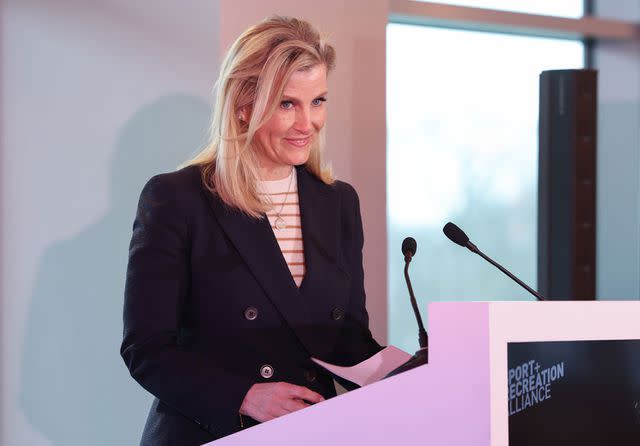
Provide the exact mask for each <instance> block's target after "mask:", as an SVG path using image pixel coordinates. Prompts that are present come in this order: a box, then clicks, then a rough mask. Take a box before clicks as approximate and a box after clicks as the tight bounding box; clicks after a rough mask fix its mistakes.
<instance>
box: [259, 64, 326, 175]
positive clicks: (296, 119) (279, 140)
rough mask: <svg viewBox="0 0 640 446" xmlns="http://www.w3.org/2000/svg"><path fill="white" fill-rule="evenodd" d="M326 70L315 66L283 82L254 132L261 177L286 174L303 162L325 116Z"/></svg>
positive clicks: (322, 125) (296, 73) (294, 74)
mask: <svg viewBox="0 0 640 446" xmlns="http://www.w3.org/2000/svg"><path fill="white" fill-rule="evenodd" d="M326 96H327V69H326V67H325V66H324V65H321V64H320V65H315V66H313V67H311V68H310V69H308V70H304V71H296V72H295V73H293V75H292V76H291V78H290V79H289V82H287V84H286V85H285V88H284V93H283V95H282V98H281V99H280V103H279V104H278V107H277V108H276V111H275V112H274V114H273V116H271V118H270V119H269V120H268V121H267V122H266V123H265V124H264V125H263V126H262V127H261V128H260V129H259V130H258V131H257V132H256V143H257V155H258V160H259V162H260V175H261V178H262V179H263V180H276V179H281V178H285V177H287V175H289V173H290V172H291V166H297V165H301V164H304V163H305V162H306V161H307V159H308V158H309V153H310V151H311V146H312V144H313V142H314V140H315V139H317V138H318V133H319V132H320V130H321V129H322V127H324V121H325V118H326V114H327V112H326V106H325V102H326V100H327V99H326Z"/></svg>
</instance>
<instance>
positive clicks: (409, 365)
mask: <svg viewBox="0 0 640 446" xmlns="http://www.w3.org/2000/svg"><path fill="white" fill-rule="evenodd" d="M411 255H412V254H410V253H406V254H405V256H404V280H405V282H407V289H408V290H409V297H410V298H411V306H412V307H413V313H414V314H415V316H416V321H417V322H418V344H419V345H420V349H419V350H418V351H417V352H416V353H415V354H414V355H413V356H412V357H411V359H409V360H408V361H407V362H405V363H404V364H402V365H401V366H400V367H398V368H396V369H394V370H392V371H391V372H389V373H388V374H387V376H385V378H388V377H390V376H395V375H397V374H399V373H402V372H406V371H407V370H411V369H414V368H416V367H419V366H421V365H424V364H427V363H428V362H429V336H428V335H427V331H426V330H425V329H424V325H423V323H422V316H421V315H420V310H419V309H418V303H417V302H416V297H415V296H414V294H413V287H412V286H411V279H410V278H409V263H411Z"/></svg>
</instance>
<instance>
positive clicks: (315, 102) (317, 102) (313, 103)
mask: <svg viewBox="0 0 640 446" xmlns="http://www.w3.org/2000/svg"><path fill="white" fill-rule="evenodd" d="M323 102H327V98H315V99H314V100H313V102H311V104H312V105H314V106H316V107H317V106H318V105H322V103H323Z"/></svg>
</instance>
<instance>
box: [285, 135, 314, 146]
mask: <svg viewBox="0 0 640 446" xmlns="http://www.w3.org/2000/svg"><path fill="white" fill-rule="evenodd" d="M309 140H311V137H310V136H309V137H306V138H285V141H287V142H288V143H289V144H291V145H292V146H296V147H305V146H306V145H307V144H309Z"/></svg>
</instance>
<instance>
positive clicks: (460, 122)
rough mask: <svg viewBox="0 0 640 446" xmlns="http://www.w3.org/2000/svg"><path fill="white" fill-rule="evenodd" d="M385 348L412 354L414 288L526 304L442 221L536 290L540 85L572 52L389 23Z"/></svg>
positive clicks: (568, 47)
mask: <svg viewBox="0 0 640 446" xmlns="http://www.w3.org/2000/svg"><path fill="white" fill-rule="evenodd" d="M387 45H388V46H387V49H388V50H387V53H388V54H387V119H388V138H389V141H388V149H387V151H388V152H387V200H388V201H387V205H388V210H387V212H388V222H387V223H388V244H389V245H388V248H389V264H388V274H389V276H388V277H389V294H388V295H389V318H390V320H389V327H390V328H389V339H390V342H391V343H393V344H394V345H398V346H400V347H402V348H405V349H407V350H409V351H414V350H416V348H417V340H416V337H417V336H416V333H417V329H416V328H415V320H414V316H413V314H412V311H411V307H410V303H409V300H408V296H407V291H406V287H405V283H404V277H403V274H402V268H403V258H402V254H401V252H400V246H401V243H402V239H403V238H404V237H406V236H408V235H411V236H413V237H414V238H415V239H416V240H417V241H418V250H417V254H416V256H415V257H414V261H413V262H412V264H411V273H412V280H413V288H414V290H415V292H416V297H417V299H418V301H419V303H420V308H421V310H423V318H425V319H426V318H427V314H426V303H427V301H430V300H490V299H509V300H513V299H524V300H529V299H531V297H530V296H529V295H528V294H527V293H526V291H524V290H522V289H521V288H519V287H518V285H516V284H514V283H513V282H511V281H510V280H509V279H508V278H507V277H506V276H504V275H503V274H502V273H501V272H499V271H498V270H496V269H494V268H493V267H492V266H491V265H489V264H487V263H486V262H484V261H483V260H482V259H481V258H480V257H478V256H477V255H474V254H472V253H471V252H470V251H467V250H466V249H463V248H461V247H459V246H457V245H455V244H453V243H451V242H450V241H449V240H448V239H446V237H445V236H444V235H443V233H442V227H443V225H444V224H445V223H446V222H447V221H453V222H455V223H457V224H458V225H459V226H460V227H462V228H463V229H464V230H465V231H466V232H467V234H468V235H469V236H470V237H471V240H472V241H474V242H475V243H476V244H477V245H478V247H479V248H480V249H481V250H483V251H484V252H485V253H486V254H488V255H489V256H491V257H493V258H495V259H496V260H497V261H498V262H501V263H503V264H504V265H505V266H506V267H507V268H508V269H510V270H511V271H512V272H513V273H515V274H516V275H518V276H519V277H521V278H522V279H523V280H524V281H525V282H527V283H529V284H530V285H531V286H533V287H535V283H536V254H537V248H536V243H537V239H536V229H537V220H536V219H537V204H536V203H537V202H536V200H537V162H538V161H537V126H538V77H539V74H540V72H541V71H543V70H548V69H568V68H581V67H582V64H583V62H582V61H583V57H584V54H583V53H584V50H583V45H582V43H580V42H576V41H568V40H554V39H542V38H532V37H522V36H512V35H504V34H491V33H480V32H470V31H459V30H447V29H439V28H428V27H419V26H410V25H399V24H390V25H388V28H387Z"/></svg>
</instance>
